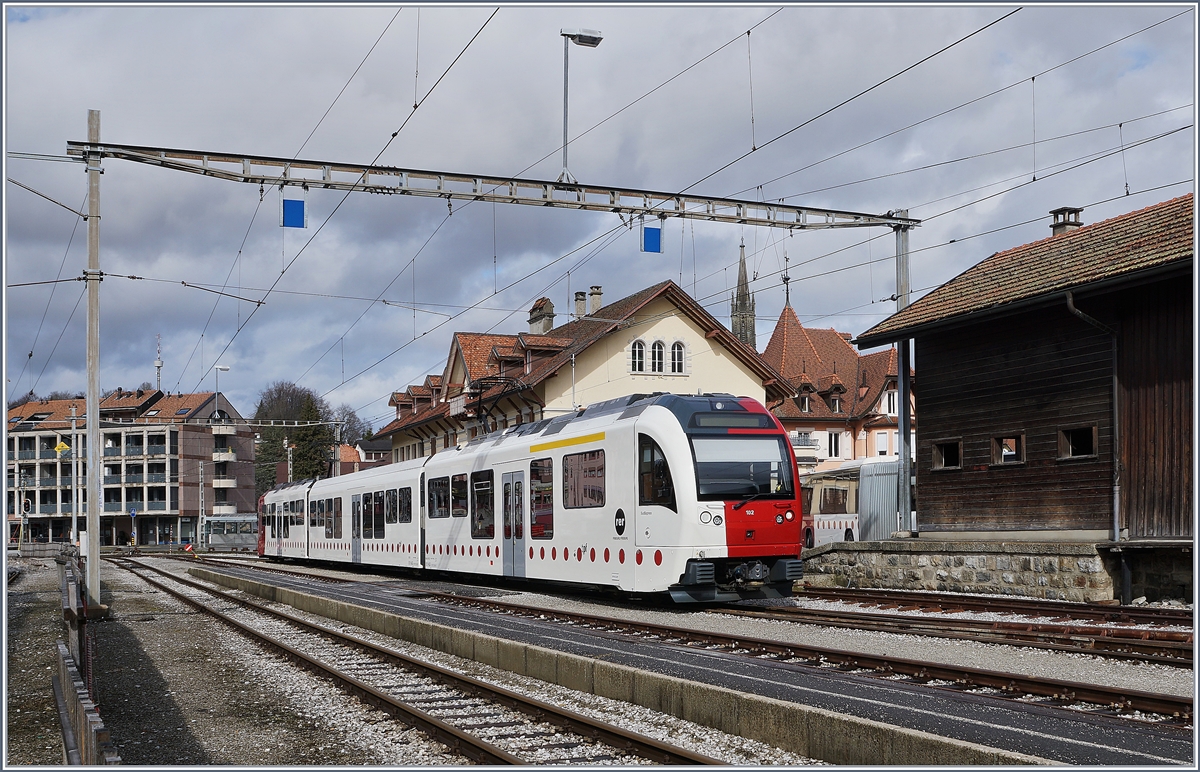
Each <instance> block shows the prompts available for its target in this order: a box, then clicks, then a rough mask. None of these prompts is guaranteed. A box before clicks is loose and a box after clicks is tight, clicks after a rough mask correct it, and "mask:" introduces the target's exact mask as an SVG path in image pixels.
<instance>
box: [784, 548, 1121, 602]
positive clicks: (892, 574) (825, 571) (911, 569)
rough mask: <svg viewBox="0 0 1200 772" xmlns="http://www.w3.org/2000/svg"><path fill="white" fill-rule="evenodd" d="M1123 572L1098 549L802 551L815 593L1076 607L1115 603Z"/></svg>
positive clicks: (805, 579)
mask: <svg viewBox="0 0 1200 772" xmlns="http://www.w3.org/2000/svg"><path fill="white" fill-rule="evenodd" d="M1119 570H1120V569H1119V566H1118V565H1117V564H1116V563H1115V561H1113V560H1112V559H1110V558H1109V557H1108V556H1107V555H1102V553H1101V552H1099V551H1098V550H1097V549H1096V546H1095V545H1093V544H1058V543H1036V542H946V541H936V542H934V541H924V542H922V541H920V540H916V539H904V540H899V539H898V540H888V541H878V542H837V543H834V544H827V545H824V546H822V547H818V548H816V549H812V550H805V552H804V582H805V583H806V584H809V585H811V586H813V587H875V588H882V589H896V590H937V591H941V592H971V593H993V594H998V595H1024V596H1029V597H1035V598H1048V599H1051V600H1071V601H1097V600H1111V599H1112V598H1113V597H1114V594H1113V593H1114V587H1116V588H1117V590H1116V591H1117V592H1118V593H1119V592H1120V578H1119V573H1118V572H1119Z"/></svg>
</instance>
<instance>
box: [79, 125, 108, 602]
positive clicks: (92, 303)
mask: <svg viewBox="0 0 1200 772" xmlns="http://www.w3.org/2000/svg"><path fill="white" fill-rule="evenodd" d="M88 143H89V144H90V145H91V148H92V149H90V150H89V152H88V154H87V156H86V158H87V176H88V218H87V225H88V267H87V271H86V276H87V293H88V321H87V401H86V403H85V405H86V407H85V408H84V409H85V410H86V413H87V415H86V416H85V418H86V420H87V444H88V456H89V458H88V465H87V499H88V508H87V605H88V608H89V609H94V610H96V611H99V609H100V510H101V509H102V508H103V507H104V491H103V490H102V489H101V487H100V471H101V469H102V468H103V458H101V457H100V454H101V452H102V451H101V449H100V280H101V275H100V174H101V169H100V158H101V154H100V152H99V144H100V111H99V110H88Z"/></svg>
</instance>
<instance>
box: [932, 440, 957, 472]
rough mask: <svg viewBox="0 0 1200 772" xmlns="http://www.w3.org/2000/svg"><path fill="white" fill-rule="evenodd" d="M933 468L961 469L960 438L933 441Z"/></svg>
mask: <svg viewBox="0 0 1200 772" xmlns="http://www.w3.org/2000/svg"><path fill="white" fill-rule="evenodd" d="M933 468H934V469H962V440H942V441H941V442H935V443H933Z"/></svg>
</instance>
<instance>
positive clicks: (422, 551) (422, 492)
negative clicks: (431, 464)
mask: <svg viewBox="0 0 1200 772" xmlns="http://www.w3.org/2000/svg"><path fill="white" fill-rule="evenodd" d="M418 493H419V495H418V496H417V498H418V499H420V505H421V546H420V548H419V549H418V551H417V554H418V555H420V556H421V562H420V564H419V565H420V566H421V567H422V568H424V567H425V563H426V555H425V473H424V472H422V473H421V487H420V490H419V491H418Z"/></svg>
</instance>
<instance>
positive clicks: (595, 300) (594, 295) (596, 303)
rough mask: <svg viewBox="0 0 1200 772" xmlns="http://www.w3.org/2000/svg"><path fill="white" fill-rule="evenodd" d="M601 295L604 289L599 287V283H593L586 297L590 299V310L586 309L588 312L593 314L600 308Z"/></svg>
mask: <svg viewBox="0 0 1200 772" xmlns="http://www.w3.org/2000/svg"><path fill="white" fill-rule="evenodd" d="M603 295H604V290H602V289H601V288H600V285H599V284H593V285H592V291H591V292H589V293H588V297H589V298H590V299H591V304H590V310H589V311H588V313H589V314H594V313H596V312H597V311H599V310H600V298H601V297H602V296H603Z"/></svg>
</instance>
